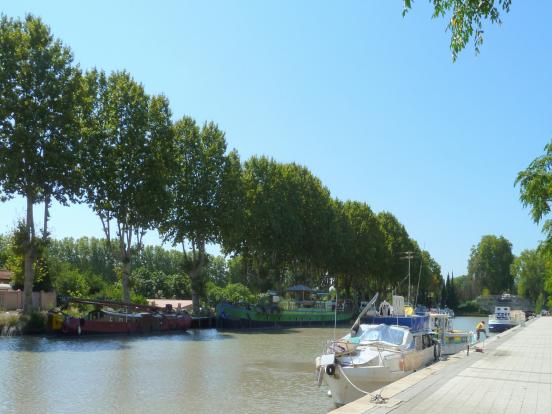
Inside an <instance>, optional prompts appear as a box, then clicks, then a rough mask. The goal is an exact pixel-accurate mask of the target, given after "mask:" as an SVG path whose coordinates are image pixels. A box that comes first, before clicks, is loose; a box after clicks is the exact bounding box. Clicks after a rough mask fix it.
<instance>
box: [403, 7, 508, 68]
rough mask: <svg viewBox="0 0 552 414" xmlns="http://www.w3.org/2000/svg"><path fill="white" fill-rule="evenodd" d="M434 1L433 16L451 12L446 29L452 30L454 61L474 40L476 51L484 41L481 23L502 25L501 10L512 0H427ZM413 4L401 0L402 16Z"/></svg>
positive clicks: (477, 51) (504, 9) (451, 48)
mask: <svg viewBox="0 0 552 414" xmlns="http://www.w3.org/2000/svg"><path fill="white" fill-rule="evenodd" d="M430 3H433V9H434V10H433V18H437V17H446V16H447V15H448V14H449V13H450V14H451V17H450V20H449V23H448V25H447V30H450V32H451V38H450V50H451V52H452V60H453V61H455V60H456V58H457V56H458V53H460V52H461V51H462V50H463V49H464V48H465V47H466V45H467V44H468V42H469V41H470V40H472V39H473V42H474V47H475V52H476V53H479V47H480V46H481V45H482V44H483V34H484V30H483V22H484V21H486V20H487V21H490V22H491V23H496V24H501V23H502V20H501V18H500V13H501V12H506V13H508V12H509V11H510V5H511V3H512V1H511V0H430ZM411 6H412V0H404V9H403V16H404V15H406V13H407V12H408V10H410V8H411Z"/></svg>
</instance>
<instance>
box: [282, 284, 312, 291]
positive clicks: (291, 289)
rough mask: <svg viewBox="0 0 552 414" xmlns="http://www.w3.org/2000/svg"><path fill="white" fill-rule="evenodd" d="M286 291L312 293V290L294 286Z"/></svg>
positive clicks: (303, 286)
mask: <svg viewBox="0 0 552 414" xmlns="http://www.w3.org/2000/svg"><path fill="white" fill-rule="evenodd" d="M287 291H288V292H314V290H313V289H311V288H310V287H308V286H305V285H295V286H292V287H290V288H288V289H287Z"/></svg>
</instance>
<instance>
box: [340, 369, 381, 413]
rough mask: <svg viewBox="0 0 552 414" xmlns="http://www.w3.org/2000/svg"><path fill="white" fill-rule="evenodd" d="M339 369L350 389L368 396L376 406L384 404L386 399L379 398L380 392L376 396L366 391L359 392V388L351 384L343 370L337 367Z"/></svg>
mask: <svg viewBox="0 0 552 414" xmlns="http://www.w3.org/2000/svg"><path fill="white" fill-rule="evenodd" d="M337 366H338V367H339V369H340V370H341V374H342V375H343V377H344V378H345V379H346V380H347V382H348V383H349V384H351V385H352V387H353V388H354V389H355V390H357V391H358V392H361V393H363V394H365V395H370V396H371V399H370V401H371V402H373V403H376V404H383V403H385V402H386V401H387V400H388V398H384V397H382V396H381V390H380V392H379V393H378V394H375V395H372V394H370V393H369V392H368V391H364V390H361V389H360V388H358V387H357V386H356V385H355V384H353V382H352V381H351V380H350V379H349V377H348V376H347V374H345V371H344V370H343V368H342V367H341V365H337Z"/></svg>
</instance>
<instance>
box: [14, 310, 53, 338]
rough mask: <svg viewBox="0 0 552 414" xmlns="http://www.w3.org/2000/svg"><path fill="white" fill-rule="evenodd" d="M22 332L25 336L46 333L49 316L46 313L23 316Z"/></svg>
mask: <svg viewBox="0 0 552 414" xmlns="http://www.w3.org/2000/svg"><path fill="white" fill-rule="evenodd" d="M20 321H21V325H22V329H21V330H22V331H23V333H24V334H40V333H44V332H46V324H47V316H46V313H45V312H32V313H31V314H30V315H29V316H22V317H21V319H20Z"/></svg>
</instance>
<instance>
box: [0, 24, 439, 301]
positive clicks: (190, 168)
mask: <svg viewBox="0 0 552 414" xmlns="http://www.w3.org/2000/svg"><path fill="white" fill-rule="evenodd" d="M0 51H1V52H0V53H1V55H2V60H1V64H2V70H0V187H1V190H2V193H1V194H2V197H3V198H4V199H6V198H10V197H13V196H17V195H18V196H22V197H24V198H25V199H26V204H27V214H26V219H25V220H24V221H23V222H22V224H21V226H20V227H19V228H18V229H17V231H16V232H15V233H14V234H15V235H16V236H17V237H16V239H17V242H16V243H15V245H16V246H17V249H18V250H17V252H18V253H20V256H21V258H22V263H20V264H21V267H22V268H23V269H24V272H23V273H24V277H23V286H24V291H25V310H26V311H29V310H30V307H31V292H32V290H33V283H34V282H35V281H36V280H37V276H40V275H42V276H40V277H43V276H44V274H46V273H47V271H46V270H45V269H44V263H46V262H45V260H44V256H45V255H46V253H45V252H48V253H47V254H48V255H51V256H52V257H55V255H56V254H57V255H64V254H70V251H71V248H70V247H69V246H64V247H60V243H61V244H62V243H64V242H63V241H62V242H54V241H52V240H51V239H50V237H49V232H48V221H49V217H50V213H49V208H50V205H51V203H52V201H54V200H55V201H57V202H59V203H61V204H64V205H69V204H70V203H86V204H87V205H89V206H90V207H91V209H92V210H93V211H94V212H95V213H96V214H97V215H98V217H99V219H100V221H101V224H102V228H103V231H104V235H105V240H104V241H101V242H91V243H92V244H93V243H100V244H102V246H103V247H102V248H101V249H99V250H98V251H97V252H96V253H97V254H98V255H99V256H98V257H99V258H100V260H96V261H94V263H95V264H94V266H95V268H94V271H93V272H91V273H90V274H98V273H99V274H102V275H104V276H105V278H104V279H105V280H114V278H115V277H116V275H117V274H119V275H120V282H121V292H122V300H124V301H127V302H128V301H129V300H130V293H131V289H130V284H131V282H132V280H133V277H134V285H135V287H138V288H139V289H143V290H144V291H147V292H148V294H149V293H156V292H155V290H159V288H158V287H157V285H156V283H154V282H153V281H154V280H157V279H160V277H158V276H159V274H156V273H155V272H157V271H159V268H147V267H140V266H139V265H138V264H137V260H135V259H134V258H133V257H134V256H135V255H136V254H142V253H141V252H143V245H142V238H143V236H144V234H145V233H146V232H147V231H149V230H152V229H157V230H159V232H160V234H162V236H163V237H164V239H165V240H166V241H169V242H171V243H173V244H174V245H178V246H181V248H182V254H181V255H180V257H179V259H180V260H181V261H182V263H181V265H180V269H179V272H181V273H182V272H183V273H185V274H186V275H188V277H189V280H190V291H191V294H192V298H193V303H194V310H195V311H197V309H198V308H199V295H200V293H202V292H204V291H205V282H206V278H205V277H204V275H203V273H204V271H205V268H206V266H207V265H208V262H209V260H208V255H207V253H206V245H207V244H209V243H218V244H220V245H221V247H222V249H223V251H224V253H227V254H232V255H234V256H235V258H234V259H233V263H232V268H233V269H234V272H233V274H234V277H233V278H234V279H238V280H231V281H228V280H227V281H226V282H227V283H230V282H242V283H245V284H247V286H250V287H252V288H253V289H254V290H256V291H262V290H265V289H267V288H275V287H276V288H278V287H283V286H285V285H287V284H289V283H294V282H297V281H303V282H307V283H311V284H312V285H314V286H318V287H321V288H324V287H327V286H329V284H330V283H331V282H332V280H333V279H335V278H336V277H337V281H338V283H339V286H340V287H341V288H342V289H344V290H346V291H348V293H351V291H352V290H355V291H357V292H359V293H361V294H365V293H366V292H368V291H369V290H379V291H382V290H385V289H390V288H393V287H395V288H396V287H397V284H398V283H399V282H400V281H401V280H402V279H403V277H404V275H405V273H406V262H405V261H404V260H401V254H402V252H405V251H413V252H414V254H415V256H416V258H417V261H418V263H420V264H421V270H420V278H421V282H420V291H421V292H422V294H423V295H425V296H428V297H433V298H435V299H437V298H438V296H439V294H440V291H441V285H442V278H441V272H440V267H439V265H438V264H437V263H436V262H435V261H434V260H433V259H432V258H431V256H430V254H429V253H428V252H426V251H422V250H421V249H420V248H419V246H418V245H417V243H416V242H415V241H414V240H412V239H411V238H410V237H409V235H408V233H407V231H406V229H405V228H404V226H403V225H402V224H401V223H400V222H399V221H398V220H397V219H396V218H395V217H394V216H393V215H392V214H390V213H387V212H383V213H379V214H375V213H374V212H373V211H372V210H371V209H370V207H369V206H368V205H367V204H365V203H361V202H355V201H347V202H342V201H339V200H336V199H333V198H332V197H331V195H330V193H329V191H328V189H327V188H326V187H324V186H323V185H322V183H321V182H320V180H319V179H318V178H316V177H314V176H313V175H312V174H311V173H310V171H308V170H307V169H306V168H305V167H302V166H299V165H297V164H294V163H290V164H282V163H278V162H276V161H274V160H272V159H269V158H267V157H252V158H251V159H249V160H247V161H246V162H245V163H243V164H242V163H241V161H240V159H239V156H238V154H237V152H236V151H230V152H229V151H227V145H226V141H225V135H224V132H222V131H221V130H220V129H219V128H218V126H217V125H216V124H214V123H205V124H204V125H202V126H200V125H197V124H196V122H195V121H194V120H193V119H192V118H190V117H183V118H182V119H180V120H179V121H177V122H174V123H173V122H172V114H171V110H170V106H169V102H168V100H167V98H166V97H165V96H163V95H155V96H150V95H148V94H147V93H146V92H145V90H144V87H143V86H142V85H141V84H139V83H137V82H136V81H134V80H133V79H132V77H131V76H130V75H129V74H128V73H127V72H113V73H111V74H109V75H108V74H105V73H104V72H103V71H101V70H97V69H94V70H91V71H87V72H83V71H82V70H81V69H80V68H79V67H78V65H75V64H74V63H73V56H72V53H71V51H70V50H69V48H68V47H66V46H65V45H63V44H62V43H61V41H59V40H57V39H55V38H54V37H53V36H52V34H51V33H50V30H49V28H48V27H47V26H45V25H44V24H43V23H42V22H41V20H40V19H38V18H35V17H33V16H27V17H26V18H25V19H24V20H23V21H20V20H14V19H10V18H8V17H6V16H3V17H2V18H1V20H0ZM39 203H43V205H44V214H43V217H44V220H43V222H44V227H43V228H42V231H41V234H40V235H38V234H37V231H36V229H35V225H34V207H35V206H36V205H37V204H39ZM114 252H116V254H114ZM73 259H74V258H71V257H66V258H65V259H63V260H61V262H63V263H70V264H71V263H72V262H71V261H72V260H73ZM133 266H138V267H137V270H138V271H137V272H136V275H141V276H140V277H137V276H136V275H135V276H133ZM86 273H87V272H85V274H86ZM169 274H177V273H175V272H174V268H173V269H172V270H169V272H168V273H166V274H165V275H169ZM236 275H239V276H236ZM146 278H149V279H151V280H149V281H147V283H146V282H143V281H142V279H146ZM161 279H162V278H161ZM175 284H176V281H175V282H174V283H173V284H172V285H175ZM89 285H90V284H89ZM146 285H147V286H149V287H147V288H146ZM182 286H183V285H182ZM182 286H181V288H182V289H184V288H183V287H182ZM403 286H404V284H403ZM89 287H90V286H89ZM167 289H168V288H167ZM174 289H176V291H178V292H180V293H179V294H182V292H184V291H185V289H184V290H182V289H180V288H174ZM179 289H180V290H179ZM161 290H163V289H161Z"/></svg>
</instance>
